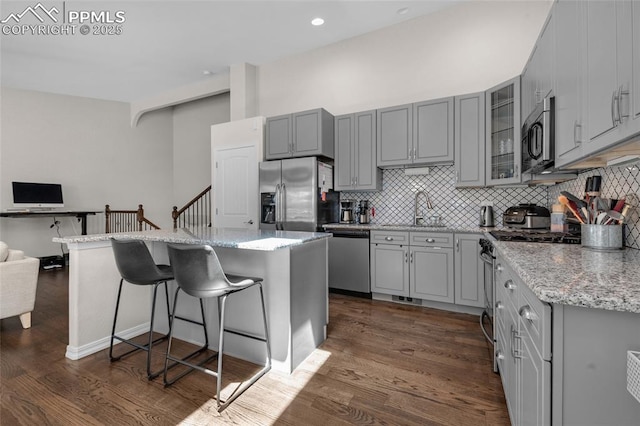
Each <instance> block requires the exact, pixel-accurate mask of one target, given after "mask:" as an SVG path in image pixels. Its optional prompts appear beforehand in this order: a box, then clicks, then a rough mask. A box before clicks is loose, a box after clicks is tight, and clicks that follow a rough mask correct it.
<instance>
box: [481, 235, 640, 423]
mask: <svg viewBox="0 0 640 426" xmlns="http://www.w3.org/2000/svg"><path fill="white" fill-rule="evenodd" d="M493 244H494V246H495V247H496V249H497V256H496V269H495V271H496V272H495V276H496V281H495V286H496V301H495V306H496V310H495V312H496V314H495V319H496V320H495V321H494V326H495V329H496V333H495V334H494V335H496V337H497V339H496V353H495V355H496V362H497V365H498V367H499V370H500V374H501V376H502V380H503V387H504V391H505V396H506V399H507V406H508V408H509V413H510V416H511V420H512V423H513V424H524V423H527V424H541V425H542V424H554V425H556V424H557V425H605V424H606V425H609V424H610V425H621V426H622V425H634V426H635V425H638V424H640V400H636V399H635V398H634V396H633V395H632V393H631V392H629V391H628V390H627V375H628V371H627V357H628V352H629V351H632V352H636V351H640V251H638V250H635V249H625V250H616V251H611V252H601V251H593V250H590V249H587V248H584V247H582V246H580V245H575V244H544V243H526V242H504V241H495V242H493Z"/></svg>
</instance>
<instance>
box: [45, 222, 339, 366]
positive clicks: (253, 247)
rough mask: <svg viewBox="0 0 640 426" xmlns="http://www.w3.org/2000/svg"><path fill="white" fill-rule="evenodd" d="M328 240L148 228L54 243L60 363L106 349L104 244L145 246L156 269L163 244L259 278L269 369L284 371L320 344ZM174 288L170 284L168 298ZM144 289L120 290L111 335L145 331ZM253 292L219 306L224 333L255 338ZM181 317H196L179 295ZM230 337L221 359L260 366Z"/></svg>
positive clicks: (179, 327) (260, 355)
mask: <svg viewBox="0 0 640 426" xmlns="http://www.w3.org/2000/svg"><path fill="white" fill-rule="evenodd" d="M329 237H331V234H326V233H311V232H291V231H256V230H243V229H218V228H198V229H179V230H175V231H165V230H154V231H141V232H129V233H115V234H98V235H82V236H75V237H64V238H54V239H53V241H54V242H59V243H65V244H66V245H67V246H68V248H69V345H68V346H67V352H66V356H67V358H70V359H73V360H77V359H80V358H82V357H85V356H87V355H90V354H92V353H95V352H98V351H100V350H103V349H105V348H107V347H108V346H109V340H110V335H111V327H112V321H113V312H114V308H115V301H116V294H117V289H118V283H119V281H120V274H119V273H118V270H117V268H116V264H115V260H114V257H113V252H112V249H111V243H110V239H111V238H118V239H136V240H143V241H145V242H147V245H148V246H149V249H150V251H151V253H152V255H153V257H154V259H155V261H156V262H157V263H165V264H168V253H167V248H166V245H167V244H169V243H175V244H209V245H211V246H212V247H214V249H215V251H216V254H217V255H218V257H219V259H220V262H221V264H222V266H223V268H224V269H225V271H226V272H228V273H233V272H235V273H237V274H242V275H249V276H258V277H262V278H264V291H265V303H266V308H267V316H268V323H269V333H270V337H271V353H272V365H273V368H274V370H279V371H283V372H286V373H291V372H292V371H293V370H294V369H295V368H296V366H298V365H299V364H300V362H302V361H303V360H304V359H305V358H306V357H307V356H308V355H309V354H310V353H311V352H312V351H313V350H314V349H315V348H316V347H317V346H318V345H320V343H322V342H323V341H324V340H325V338H326V327H327V322H328V288H327V247H328V244H327V242H328V238H329ZM175 285H176V284H175V283H174V282H170V295H171V294H172V292H171V291H172V290H171V289H172V288H173V289H175ZM149 287H150V286H135V285H128V286H126V287H125V288H123V299H122V301H121V304H120V313H119V317H118V330H117V332H118V334H119V335H121V336H123V337H128V338H130V337H133V336H137V335H140V334H142V333H145V332H147V331H148V329H149V318H150V305H151V303H150V301H151V291H152V290H151V288H149ZM257 291H258V290H257V289H255V288H252V289H249V290H247V291H245V292H241V293H238V294H235V295H233V296H232V297H230V298H229V300H228V302H227V322H226V323H227V324H228V326H229V327H231V328H234V329H238V330H242V331H245V332H248V333H253V334H257V335H260V334H262V332H263V331H262V320H261V319H260V315H261V310H260V305H259V303H260V302H259V297H258V294H257ZM254 292H256V293H255V294H254ZM158 297H159V299H160V300H159V301H158V302H157V309H156V330H157V331H160V332H166V331H168V321H167V315H166V303H165V302H164V301H162V299H163V298H164V297H163V296H161V295H159V296H158ZM170 297H171V296H170ZM205 310H206V319H207V323H208V326H209V342H210V345H211V348H212V349H214V350H215V349H216V348H217V346H215V345H217V342H218V331H217V326H218V325H217V323H218V316H217V304H216V303H215V299H209V300H205ZM178 313H179V314H180V315H182V316H189V315H190V314H191V315H193V318H195V319H197V317H198V304H197V299H195V298H189V297H182V298H181V301H180V305H179V307H178ZM174 337H176V338H178V339H181V340H184V341H188V342H192V343H196V344H198V343H199V344H201V343H202V342H204V339H203V337H202V330H201V329H199V328H198V327H196V326H193V325H191V324H188V323H184V322H182V321H179V322H176V328H175V330H174ZM247 340H249V339H242V338H240V337H238V336H235V335H229V336H228V337H226V338H225V353H227V354H229V355H231V356H234V357H237V358H242V359H245V360H248V361H251V362H255V363H258V364H260V363H263V362H264V358H265V349H264V345H263V344H259V342H254V341H247Z"/></svg>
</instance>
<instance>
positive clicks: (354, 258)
mask: <svg viewBox="0 0 640 426" xmlns="http://www.w3.org/2000/svg"><path fill="white" fill-rule="evenodd" d="M327 232H331V233H332V234H333V238H330V239H329V288H330V289H336V290H343V291H346V292H354V293H361V294H360V295H361V296H368V297H371V284H370V281H369V231H368V230H356V229H334V230H329V231H327Z"/></svg>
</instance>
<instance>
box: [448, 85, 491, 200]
mask: <svg viewBox="0 0 640 426" xmlns="http://www.w3.org/2000/svg"><path fill="white" fill-rule="evenodd" d="M454 100H455V108H454V111H455V131H454V153H455V161H454V165H455V169H456V184H455V185H456V187H457V188H462V187H478V186H484V184H485V164H486V158H485V127H484V126H485V116H484V109H485V99H484V92H479V93H470V94H468V95H462V96H456V97H455V99H454Z"/></svg>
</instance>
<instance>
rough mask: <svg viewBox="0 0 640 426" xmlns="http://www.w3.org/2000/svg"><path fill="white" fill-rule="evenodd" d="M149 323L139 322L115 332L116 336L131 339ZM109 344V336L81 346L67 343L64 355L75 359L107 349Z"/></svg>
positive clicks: (147, 328) (142, 332)
mask: <svg viewBox="0 0 640 426" xmlns="http://www.w3.org/2000/svg"><path fill="white" fill-rule="evenodd" d="M149 326H150V323H148V322H147V323H144V324H140V325H138V326H136V327H132V328H130V329H128V330H123V331H120V332H118V333H117V335H118V336H120V337H122V338H124V339H132V338H134V337H137V336H139V335H141V334H144V333H146V332H148V331H149ZM120 343H122V342H120V341H118V340H116V341H115V342H114V344H120ZM110 344H111V336H106V337H103V338H102V339H99V340H96V341H93V342H91V343H87V344H86V345H82V346H71V345H67V353H65V356H66V357H67V358H69V359H70V360H73V361H77V360H79V359H81V358H84V357H86V356H89V355H92V354H94V353H96V352H100V351H101V350H103V349H107V348H108V347H109V345H110Z"/></svg>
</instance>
